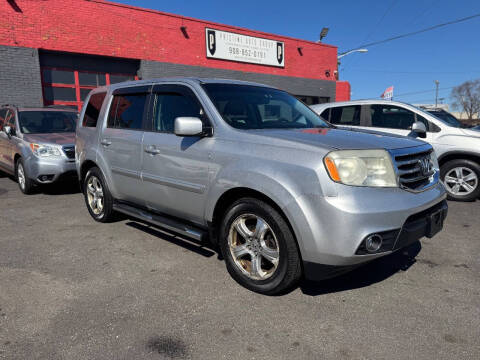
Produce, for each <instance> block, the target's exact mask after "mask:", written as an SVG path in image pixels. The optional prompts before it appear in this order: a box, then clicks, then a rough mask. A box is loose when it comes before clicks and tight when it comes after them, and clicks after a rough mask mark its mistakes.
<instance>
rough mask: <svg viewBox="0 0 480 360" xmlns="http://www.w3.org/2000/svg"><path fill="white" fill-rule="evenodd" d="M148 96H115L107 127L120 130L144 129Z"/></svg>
mask: <svg viewBox="0 0 480 360" xmlns="http://www.w3.org/2000/svg"><path fill="white" fill-rule="evenodd" d="M146 102H147V94H125V95H115V96H114V97H113V100H112V105H111V106H110V113H109V114H108V122H107V126H108V127H112V128H119V129H131V130H140V129H142V123H143V114H144V111H145V104H146Z"/></svg>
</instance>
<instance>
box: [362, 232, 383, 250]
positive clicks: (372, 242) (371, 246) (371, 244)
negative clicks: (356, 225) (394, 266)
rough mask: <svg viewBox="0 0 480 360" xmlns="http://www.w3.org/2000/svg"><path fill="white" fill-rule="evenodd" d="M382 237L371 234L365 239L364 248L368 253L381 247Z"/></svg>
mask: <svg viewBox="0 0 480 360" xmlns="http://www.w3.org/2000/svg"><path fill="white" fill-rule="evenodd" d="M382 242H383V238H382V237H381V236H380V235H378V234H373V235H370V236H369V237H367V239H366V240H365V248H366V249H367V251H368V252H369V253H374V252H376V251H378V250H379V249H380V248H381V247H382Z"/></svg>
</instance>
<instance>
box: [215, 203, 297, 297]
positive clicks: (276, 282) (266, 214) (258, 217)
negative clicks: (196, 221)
mask: <svg viewBox="0 0 480 360" xmlns="http://www.w3.org/2000/svg"><path fill="white" fill-rule="evenodd" d="M219 244H220V248H221V251H222V255H223V257H224V259H225V263H226V267H227V270H228V272H229V273H230V275H231V276H232V277H233V278H234V279H235V281H237V282H238V283H239V284H240V285H242V286H244V287H246V288H247V289H250V290H252V291H255V292H258V293H260V294H265V295H279V294H283V293H286V292H288V291H289V290H291V289H293V288H294V287H295V286H296V285H297V284H298V282H299V280H300V278H301V275H302V267H301V259H300V254H299V251H298V247H297V243H296V240H295V237H294V235H293V233H292V231H291V230H290V227H289V226H288V224H287V222H286V220H285V219H284V218H283V216H282V215H281V214H280V213H279V212H278V211H277V210H275V209H274V208H273V207H272V206H270V205H269V204H268V203H265V202H263V201H260V200H258V199H254V198H243V199H240V200H238V201H236V202H235V203H233V204H232V205H231V206H230V208H229V209H228V210H227V211H226V214H225V216H224V218H223V221H222V223H221V225H220V237H219Z"/></svg>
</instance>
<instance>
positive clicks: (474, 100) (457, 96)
mask: <svg viewBox="0 0 480 360" xmlns="http://www.w3.org/2000/svg"><path fill="white" fill-rule="evenodd" d="M451 96H452V99H453V103H452V105H453V107H454V108H457V109H461V110H462V111H464V112H465V113H466V114H467V116H468V120H472V119H473V118H474V117H475V116H477V118H478V116H479V112H480V79H477V80H471V81H466V82H464V83H463V84H461V85H459V86H456V87H454V88H453V90H452V95H451Z"/></svg>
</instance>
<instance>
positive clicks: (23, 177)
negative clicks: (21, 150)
mask: <svg viewBox="0 0 480 360" xmlns="http://www.w3.org/2000/svg"><path fill="white" fill-rule="evenodd" d="M15 178H16V179H17V183H18V187H19V188H20V191H21V192H22V193H24V194H25V195H30V194H32V193H33V189H34V187H35V184H34V182H33V180H32V179H30V178H29V177H28V174H27V171H26V170H25V164H24V162H23V159H22V158H19V159H18V160H17V163H16V164H15Z"/></svg>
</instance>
